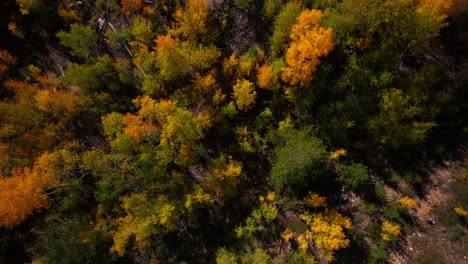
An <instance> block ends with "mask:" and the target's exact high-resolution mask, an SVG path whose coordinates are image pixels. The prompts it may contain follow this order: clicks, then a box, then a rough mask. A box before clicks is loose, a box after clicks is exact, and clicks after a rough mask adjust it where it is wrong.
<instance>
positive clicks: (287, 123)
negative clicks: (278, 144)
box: [278, 116, 294, 131]
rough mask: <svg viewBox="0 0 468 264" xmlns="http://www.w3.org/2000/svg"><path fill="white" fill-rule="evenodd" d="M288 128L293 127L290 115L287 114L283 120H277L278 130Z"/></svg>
mask: <svg viewBox="0 0 468 264" xmlns="http://www.w3.org/2000/svg"><path fill="white" fill-rule="evenodd" d="M290 128H294V124H293V122H292V119H291V116H287V117H286V118H285V119H284V120H282V121H280V122H279V127H278V130H280V131H284V130H287V129H290Z"/></svg>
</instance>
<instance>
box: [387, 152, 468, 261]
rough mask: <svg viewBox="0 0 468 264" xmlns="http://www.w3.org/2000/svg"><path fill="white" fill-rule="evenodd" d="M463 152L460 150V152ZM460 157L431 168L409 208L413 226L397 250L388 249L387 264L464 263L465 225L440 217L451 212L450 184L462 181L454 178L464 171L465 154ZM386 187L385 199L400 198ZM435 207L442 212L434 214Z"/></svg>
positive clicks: (467, 248) (466, 258)
mask: <svg viewBox="0 0 468 264" xmlns="http://www.w3.org/2000/svg"><path fill="white" fill-rule="evenodd" d="M467 153H468V152H467V151H464V154H467ZM464 157H465V158H464V159H463V160H458V161H453V160H448V161H445V162H444V163H443V164H442V165H439V166H437V167H435V168H431V173H429V181H430V183H429V184H427V185H426V186H425V187H424V188H423V191H422V193H423V195H420V196H416V197H415V200H416V201H417V202H418V205H417V207H416V208H415V209H412V210H411V215H412V217H413V219H414V220H415V222H416V226H417V228H416V229H415V230H414V232H412V233H408V234H406V236H404V237H403V238H402V239H401V240H400V247H399V249H400V250H394V251H391V252H390V254H389V256H390V259H391V263H393V264H403V263H428V264H429V263H434V264H436V263H438V264H442V263H447V264H449V263H450V264H451V263H453V264H462V263H468V256H467V255H468V254H467V253H468V246H467V245H468V230H467V228H466V226H462V225H460V224H456V223H447V220H446V219H442V218H443V217H446V216H448V215H449V214H450V213H452V212H451V211H450V210H453V208H452V207H454V206H456V205H455V204H456V202H455V201H454V200H455V197H454V195H453V190H454V185H465V184H466V183H461V182H460V181H459V180H457V176H458V175H460V174H461V173H467V172H466V168H467V165H468V157H467V155H464ZM400 187H403V188H404V186H400ZM386 189H387V195H389V196H390V197H388V198H390V199H394V198H393V197H392V196H393V195H399V196H400V197H401V194H398V193H397V191H395V190H393V191H391V190H389V188H386ZM400 189H402V188H400ZM464 199H468V197H464ZM442 208H445V211H444V210H441V209H442ZM437 210H439V212H441V213H445V214H446V215H445V216H441V215H440V213H439V215H438V214H437V213H436V211H437ZM448 222H450V220H449V221H448ZM401 249H403V250H401Z"/></svg>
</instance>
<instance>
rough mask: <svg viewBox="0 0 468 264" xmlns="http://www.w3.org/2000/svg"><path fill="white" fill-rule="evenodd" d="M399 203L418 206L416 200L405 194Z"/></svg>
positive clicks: (405, 205) (404, 205) (403, 205)
mask: <svg viewBox="0 0 468 264" xmlns="http://www.w3.org/2000/svg"><path fill="white" fill-rule="evenodd" d="M398 203H399V204H400V205H401V206H402V207H405V208H415V207H416V201H415V200H413V199H411V198H410V197H408V196H405V197H403V198H401V199H400V200H398Z"/></svg>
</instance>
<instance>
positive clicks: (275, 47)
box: [270, 1, 302, 57]
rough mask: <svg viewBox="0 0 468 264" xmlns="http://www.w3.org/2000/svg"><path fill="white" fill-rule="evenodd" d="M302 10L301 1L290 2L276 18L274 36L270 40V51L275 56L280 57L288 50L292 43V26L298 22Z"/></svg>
mask: <svg viewBox="0 0 468 264" xmlns="http://www.w3.org/2000/svg"><path fill="white" fill-rule="evenodd" d="M301 10H302V7H301V3H300V2H299V1H292V2H289V3H287V4H285V5H283V6H282V7H281V10H280V11H279V13H278V15H277V16H276V19H275V22H274V27H273V35H272V36H271V40H270V50H271V52H272V54H273V56H275V57H278V56H280V55H281V53H282V52H283V51H284V50H286V48H287V46H288V43H289V41H290V35H291V28H292V25H293V24H294V23H295V22H296V18H297V17H298V16H299V14H300V13H301Z"/></svg>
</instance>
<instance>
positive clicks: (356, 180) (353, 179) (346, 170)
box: [338, 162, 369, 188]
mask: <svg viewBox="0 0 468 264" xmlns="http://www.w3.org/2000/svg"><path fill="white" fill-rule="evenodd" d="M338 175H339V176H338V179H339V180H340V182H342V183H343V185H344V186H346V187H348V188H356V187H358V186H360V185H362V184H364V183H365V182H366V181H367V179H368V178H369V174H368V173H367V166H366V165H363V164H361V163H354V162H352V163H351V164H350V165H341V166H340V168H339V172H338Z"/></svg>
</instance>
